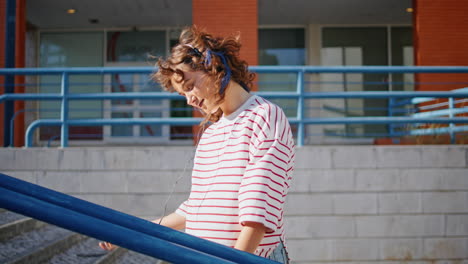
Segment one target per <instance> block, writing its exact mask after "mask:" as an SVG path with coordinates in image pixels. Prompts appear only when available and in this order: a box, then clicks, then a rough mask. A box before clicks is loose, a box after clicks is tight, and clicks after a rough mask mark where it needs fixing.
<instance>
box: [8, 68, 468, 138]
mask: <svg viewBox="0 0 468 264" xmlns="http://www.w3.org/2000/svg"><path fill="white" fill-rule="evenodd" d="M250 69H251V70H252V71H254V72H257V73H295V74H296V75H297V78H296V89H295V91H291V92H258V94H259V95H261V96H264V97H267V98H270V99H294V100H297V114H296V117H293V118H290V119H289V121H290V123H291V124H295V125H297V144H298V145H299V146H302V145H304V143H305V126H306V125H326V124H403V123H405V124H415V123H438V124H460V123H468V118H467V117H457V116H451V117H411V116H406V117H405V116H367V117H338V118H308V117H306V114H305V109H306V107H305V100H307V99H338V98H339V99H351V98H364V99H371V98H383V99H396V98H415V97H437V98H453V97H457V98H459V97H468V92H467V91H461V92H459V93H456V94H454V93H453V92H393V91H392V92H306V91H305V90H306V89H305V84H306V83H307V82H306V81H305V75H306V74H313V73H343V74H349V73H366V74H373V73H386V74H391V73H468V67H451V66H446V67H429V66H428V67H421V66H418V67H400V66H393V67H392V66H390V67H389V66H346V67H341V66H336V67H314V66H256V67H250ZM153 71H154V68H151V67H132V68H115V67H106V68H92V67H90V68H26V69H0V75H59V76H61V77H62V79H61V92H60V93H48V94H31V93H27V94H12V93H9V94H3V95H0V103H2V102H4V101H15V100H58V101H60V102H61V111H60V118H59V119H40V120H36V121H34V122H32V123H31V124H30V126H29V127H28V129H27V131H26V135H25V137H26V140H25V142H26V147H31V146H33V133H34V131H35V129H36V128H37V127H40V126H46V125H47V126H61V136H60V140H61V146H62V147H67V146H68V137H69V135H68V130H69V127H70V126H78V125H80V126H103V125H150V124H153V125H154V124H160V125H195V124H197V123H199V122H200V121H201V119H197V118H132V119H126V118H111V119H110V118H109V119H105V118H96V119H70V117H69V103H70V101H78V100H105V99H109V100H115V99H126V100H131V99H177V98H181V97H180V96H179V95H176V94H169V93H165V92H131V93H121V92H117V93H80V94H77V93H69V85H70V84H69V77H70V76H71V75H89V74H134V73H139V74H149V73H151V72H153Z"/></svg>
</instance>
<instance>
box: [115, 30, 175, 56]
mask: <svg viewBox="0 0 468 264" xmlns="http://www.w3.org/2000/svg"><path fill="white" fill-rule="evenodd" d="M165 54H166V31H136V32H130V31H129V32H121V31H113V32H108V33H107V61H108V62H144V61H150V60H151V56H156V57H157V56H164V55H165Z"/></svg>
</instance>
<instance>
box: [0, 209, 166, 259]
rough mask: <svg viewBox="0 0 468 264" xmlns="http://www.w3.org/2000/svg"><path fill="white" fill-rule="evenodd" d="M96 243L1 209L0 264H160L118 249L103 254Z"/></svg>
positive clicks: (146, 257)
mask: <svg viewBox="0 0 468 264" xmlns="http://www.w3.org/2000/svg"><path fill="white" fill-rule="evenodd" d="M98 242H99V241H98V240H96V239H94V238H90V237H87V236H84V235H81V234H77V233H74V232H72V231H69V230H66V229H63V228H60V227H57V226H53V225H49V224H47V223H44V222H41V221H38V220H35V219H31V218H29V217H25V216H22V215H19V214H16V213H13V212H10V211H7V210H4V209H2V208H0V263H4V264H23V263H24V264H35V263H51V264H132V263H135V264H136V263H138V264H146V263H148V264H161V263H166V262H161V261H160V260H156V259H154V258H151V257H148V256H145V255H142V254H139V253H136V252H132V251H129V250H127V249H123V248H117V249H116V250H113V251H110V252H108V251H104V250H102V249H100V248H99V246H98Z"/></svg>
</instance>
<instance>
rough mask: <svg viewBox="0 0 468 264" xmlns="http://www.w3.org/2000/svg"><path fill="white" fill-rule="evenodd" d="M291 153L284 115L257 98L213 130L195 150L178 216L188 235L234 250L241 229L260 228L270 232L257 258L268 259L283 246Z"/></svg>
mask: <svg viewBox="0 0 468 264" xmlns="http://www.w3.org/2000/svg"><path fill="white" fill-rule="evenodd" d="M294 153H295V152H294V141H293V137H292V133H291V128H290V126H289V123H288V120H287V119H286V116H285V114H284V112H283V111H282V110H281V108H279V107H278V106H276V105H274V104H272V103H271V102H269V101H267V100H265V99H263V98H261V97H259V96H251V97H250V98H249V99H248V100H247V101H246V102H245V103H244V104H243V105H242V106H241V107H240V108H239V109H238V110H237V111H236V112H234V113H233V114H231V115H229V116H225V117H222V118H221V119H220V120H219V121H218V122H216V123H214V124H212V125H211V126H210V127H208V128H207V129H206V130H205V132H204V134H203V136H202V138H201V139H200V142H199V144H198V147H197V151H196V154H195V159H194V168H193V173H192V189H191V193H190V197H189V199H188V200H187V201H185V202H184V203H182V204H181V205H180V207H179V208H178V209H177V211H176V213H178V214H180V215H183V216H185V218H186V232H187V233H189V234H192V235H195V236H198V237H201V238H205V239H208V240H211V241H214V242H218V243H221V244H223V245H226V246H230V247H234V245H235V243H236V240H237V237H238V236H239V233H240V231H241V229H242V223H243V222H249V221H250V222H259V223H262V224H263V225H264V226H265V227H267V229H268V231H267V233H266V234H265V237H264V238H263V240H262V241H261V243H260V245H259V247H258V248H257V250H256V252H255V254H257V255H260V256H263V257H267V256H269V254H270V253H271V252H272V251H273V250H274V249H275V248H276V246H277V245H278V243H279V241H280V238H281V239H283V240H284V222H283V208H284V202H285V197H286V194H287V193H288V190H289V186H290V183H291V176H292V172H293V165H294V155H295V154H294Z"/></svg>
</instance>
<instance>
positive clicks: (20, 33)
mask: <svg viewBox="0 0 468 264" xmlns="http://www.w3.org/2000/svg"><path fill="white" fill-rule="evenodd" d="M5 9H6V0H0V17H1V19H0V68H4V67H5V30H6V29H5V16H6V10H5ZM25 38H26V1H25V0H17V1H16V56H15V67H16V68H23V67H24V66H25V52H26V51H25V49H26V47H25V46H26V45H25V43H26V40H25ZM22 83H24V77H22V76H20V77H16V78H15V84H16V85H18V84H22ZM0 84H1V86H0V94H3V93H4V87H3V84H4V79H3V76H0ZM15 93H24V87H21V86H19V87H16V88H15ZM21 109H24V102H16V103H15V110H14V111H15V112H16V111H19V110H21ZM3 118H4V113H3V104H0V145H3V133H4V130H5V128H4V127H3ZM14 138H15V140H14V142H13V143H14V146H16V147H20V146H23V145H24V114H20V115H18V116H17V117H16V119H15V130H14Z"/></svg>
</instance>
